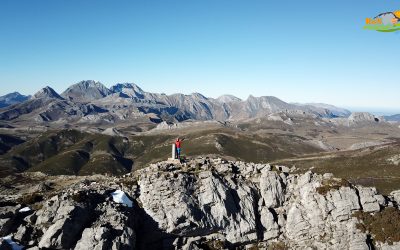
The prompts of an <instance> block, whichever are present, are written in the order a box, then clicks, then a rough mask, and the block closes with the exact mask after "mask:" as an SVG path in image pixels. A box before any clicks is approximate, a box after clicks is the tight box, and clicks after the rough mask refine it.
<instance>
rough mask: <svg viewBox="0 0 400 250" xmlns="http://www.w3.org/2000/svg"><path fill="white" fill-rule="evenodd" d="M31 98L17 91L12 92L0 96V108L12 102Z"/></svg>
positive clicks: (15, 102)
mask: <svg viewBox="0 0 400 250" xmlns="http://www.w3.org/2000/svg"><path fill="white" fill-rule="evenodd" d="M29 98H31V96H30V95H29V96H26V95H21V94H20V93H19V92H16V91H15V92H12V93H9V94H6V95H4V96H0V108H4V107H7V106H10V105H13V104H17V103H21V102H24V101H26V100H28V99H29Z"/></svg>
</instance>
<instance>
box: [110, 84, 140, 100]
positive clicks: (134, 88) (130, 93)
mask: <svg viewBox="0 0 400 250" xmlns="http://www.w3.org/2000/svg"><path fill="white" fill-rule="evenodd" d="M110 89H111V91H112V92H113V93H119V94H123V95H125V96H126V97H128V98H139V99H143V98H144V94H145V93H146V92H145V91H143V89H141V88H140V87H139V86H138V85H136V84H135V83H117V84H115V85H114V86H112V87H111V88H110Z"/></svg>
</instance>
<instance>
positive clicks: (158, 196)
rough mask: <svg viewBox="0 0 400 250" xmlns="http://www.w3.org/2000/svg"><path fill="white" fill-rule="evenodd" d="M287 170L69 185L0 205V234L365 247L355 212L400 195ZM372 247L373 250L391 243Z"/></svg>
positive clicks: (167, 244)
mask: <svg viewBox="0 0 400 250" xmlns="http://www.w3.org/2000/svg"><path fill="white" fill-rule="evenodd" d="M290 172H291V169H289V168H286V167H284V166H277V167H275V168H274V169H272V167H271V166H270V165H267V164H252V163H244V162H228V161H224V160H221V159H207V158H197V159H194V160H192V161H190V162H188V163H186V164H182V165H181V164H177V165H172V164H170V163H168V162H160V163H157V164H153V165H151V166H150V167H148V168H146V169H142V170H139V171H137V172H135V173H132V174H129V175H127V176H124V177H121V178H110V179H109V180H108V181H104V179H103V181H102V183H101V184H98V183H93V182H91V183H88V182H82V183H81V184H79V185H74V186H72V187H69V188H68V189H66V190H64V191H63V192H62V193H60V194H58V195H56V196H53V197H52V198H49V199H48V200H46V201H45V202H44V204H43V206H42V207H41V208H39V209H38V210H36V211H30V212H25V213H21V212H19V211H20V210H19V209H20V208H21V206H15V205H13V204H6V205H5V206H4V205H2V206H0V219H1V222H2V223H0V233H1V234H2V236H4V235H8V234H11V235H12V236H13V239H14V240H16V241H17V242H19V243H22V244H25V245H26V246H29V247H33V246H38V247H39V248H41V249H48V248H51V249H203V248H204V246H205V245H207V246H208V247H210V244H212V245H213V246H214V247H215V246H218V247H216V249H222V248H230V249H233V248H238V247H243V248H244V247H250V246H253V247H254V246H255V245H258V247H260V248H265V249H267V248H270V247H273V245H274V244H281V245H282V244H283V246H285V247H286V248H289V249H360V250H361V249H365V250H367V249H370V248H369V247H371V245H370V244H371V243H369V242H370V241H369V240H368V237H369V236H368V235H367V233H364V232H362V231H360V229H359V227H358V226H357V224H358V223H360V221H359V219H358V217H356V216H354V213H355V212H365V213H377V212H379V211H381V210H382V209H383V208H385V207H387V206H392V207H393V206H394V207H395V209H398V207H397V206H398V201H399V194H398V193H399V191H396V192H393V193H392V194H391V196H389V197H384V196H382V195H380V194H378V193H377V191H376V189H374V188H369V187H361V186H352V185H350V184H349V183H347V182H343V183H342V182H341V181H340V180H339V179H335V178H333V176H332V175H331V174H325V175H323V176H321V175H318V174H314V173H312V172H307V173H305V174H292V173H290ZM127 183H135V184H133V185H128V184H127ZM338 183H340V185H338ZM346 183H347V184H346ZM127 185H128V186H127ZM119 188H120V189H122V190H124V191H125V192H126V194H128V195H129V198H130V199H132V201H133V207H132V208H130V207H126V206H124V205H121V204H118V203H115V202H114V201H113V200H112V198H111V196H110V194H111V193H112V192H113V191H114V190H115V189H119ZM40 190H42V189H40ZM371 237H372V241H373V240H374V235H371ZM374 244H375V246H376V247H377V249H395V248H393V247H398V246H399V243H395V244H394V245H393V246H389V245H388V244H387V243H384V242H374ZM202 246H203V247H202ZM391 247H392V248H391Z"/></svg>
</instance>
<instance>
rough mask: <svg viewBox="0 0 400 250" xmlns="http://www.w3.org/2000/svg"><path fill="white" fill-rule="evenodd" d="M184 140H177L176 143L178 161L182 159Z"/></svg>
mask: <svg viewBox="0 0 400 250" xmlns="http://www.w3.org/2000/svg"><path fill="white" fill-rule="evenodd" d="M182 141H183V139H179V137H178V138H176V141H175V149H176V157H177V159H181V144H182Z"/></svg>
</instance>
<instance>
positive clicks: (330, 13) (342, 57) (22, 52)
mask: <svg viewBox="0 0 400 250" xmlns="http://www.w3.org/2000/svg"><path fill="white" fill-rule="evenodd" d="M397 9H400V1H376V0H363V1H361V0H354V1H348V0H335V1H321V0H319V1H314V0H313V1H298V0H296V1H295V0H293V1H267V0H264V1H256V0H250V1H244V0H241V1H237V0H229V1H222V0H217V1H215V0H201V1H195V0H193V1H188V0H184V1H183V0H182V1H171V0H163V1H161V0H159V1H152V0H149V1H109V0H107V1H102V0H96V1H94V0H93V1H91V0H84V1H75V0H68V1H61V0H60V1H58V0H49V1H45V0H38V1H32V0H26V1H19V0H1V1H0V86H1V88H0V94H1V95H2V94H6V93H8V92H12V91H20V92H21V93H24V94H33V93H34V92H36V91H37V90H38V89H40V88H41V87H43V86H46V85H50V86H52V87H53V88H54V89H55V90H56V91H58V92H62V91H63V90H65V89H66V88H67V87H68V86H69V85H71V84H73V83H76V82H78V81H80V80H84V79H94V80H99V81H101V82H103V83H104V84H105V85H106V86H111V85H113V84H114V83H117V82H135V83H137V84H138V85H140V86H141V87H142V88H143V89H144V90H146V91H152V92H164V93H167V94H171V93H177V92H182V93H187V94H188V93H192V92H200V93H202V94H204V95H206V96H210V97H217V96H219V95H222V94H225V93H229V94H233V95H236V96H238V97H240V98H244V99H245V98H247V96H248V95H250V94H252V95H255V96H262V95H273V96H277V97H279V98H281V99H283V100H285V101H287V102H324V103H331V104H335V105H338V106H344V107H357V108H358V109H360V108H361V109H371V108H375V109H377V110H392V111H393V112H395V111H396V112H397V111H399V112H400V98H399V92H400V91H399V90H400V87H399V86H400V81H399V77H398V75H399V73H398V72H399V67H400V60H399V59H400V46H399V44H400V34H399V33H379V32H375V31H367V30H363V29H362V27H363V25H364V22H365V18H366V17H374V16H375V15H377V14H379V13H381V12H386V11H394V10H397Z"/></svg>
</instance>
